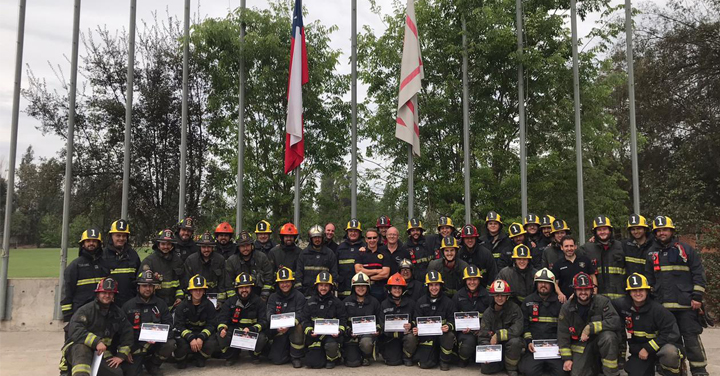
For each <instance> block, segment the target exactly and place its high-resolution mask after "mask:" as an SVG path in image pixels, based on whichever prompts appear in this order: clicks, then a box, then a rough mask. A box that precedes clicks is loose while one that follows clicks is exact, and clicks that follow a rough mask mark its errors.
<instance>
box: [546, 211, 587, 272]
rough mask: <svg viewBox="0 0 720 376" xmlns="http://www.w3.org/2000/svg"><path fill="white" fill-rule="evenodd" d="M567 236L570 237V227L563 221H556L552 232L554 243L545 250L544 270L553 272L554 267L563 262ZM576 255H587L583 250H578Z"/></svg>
mask: <svg viewBox="0 0 720 376" xmlns="http://www.w3.org/2000/svg"><path fill="white" fill-rule="evenodd" d="M567 235H570V227H568V225H567V223H566V222H565V221H563V220H562V219H556V220H555V221H553V223H552V230H551V232H550V236H551V237H552V242H551V243H550V244H548V245H547V247H545V249H543V254H542V267H543V268H548V269H550V270H552V269H553V265H554V264H555V263H556V262H558V261H559V260H562V258H563V255H564V253H563V251H562V239H563V238H564V237H565V236H567ZM576 253H577V255H578V256H584V255H585V251H584V250H583V249H578V250H577V251H576Z"/></svg>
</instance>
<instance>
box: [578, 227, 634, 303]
mask: <svg viewBox="0 0 720 376" xmlns="http://www.w3.org/2000/svg"><path fill="white" fill-rule="evenodd" d="M592 230H593V235H594V237H595V240H594V241H593V242H587V243H585V244H583V245H582V246H581V247H580V249H582V250H584V252H585V254H586V255H587V257H588V258H589V259H590V261H591V262H592V263H593V266H594V267H595V270H596V271H597V275H596V276H597V286H598V287H597V293H598V294H600V295H605V296H607V297H608V298H610V299H616V298H621V297H623V296H624V295H625V291H624V290H623V283H624V282H625V253H624V252H623V250H622V244H621V243H620V242H619V241H617V240H615V239H613V237H612V232H613V226H612V224H611V223H610V218H608V217H606V216H604V215H600V216H597V217H595V219H593V227H592Z"/></svg>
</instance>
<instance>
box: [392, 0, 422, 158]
mask: <svg viewBox="0 0 720 376" xmlns="http://www.w3.org/2000/svg"><path fill="white" fill-rule="evenodd" d="M405 12H406V14H405V41H404V44H403V56H402V66H401V67H400V95H399V96H398V112H397V123H396V124H395V137H397V138H399V139H401V140H403V141H405V142H407V143H408V144H410V145H412V150H413V154H415V155H417V156H420V128H419V127H418V104H417V103H418V100H417V94H418V93H419V92H420V89H421V88H422V79H423V78H424V74H423V63H422V57H421V56H420V39H419V38H418V30H417V23H416V22H415V4H414V0H408V2H407V10H406V11H405Z"/></svg>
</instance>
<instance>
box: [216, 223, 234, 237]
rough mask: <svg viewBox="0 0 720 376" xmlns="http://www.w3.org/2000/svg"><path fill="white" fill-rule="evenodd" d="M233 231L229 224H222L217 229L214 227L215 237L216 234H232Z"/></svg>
mask: <svg viewBox="0 0 720 376" xmlns="http://www.w3.org/2000/svg"><path fill="white" fill-rule="evenodd" d="M234 233H235V231H234V230H233V228H232V226H230V223H227V222H222V223H220V224H219V225H217V227H215V237H217V236H218V234H234Z"/></svg>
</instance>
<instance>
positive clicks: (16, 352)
mask: <svg viewBox="0 0 720 376" xmlns="http://www.w3.org/2000/svg"><path fill="white" fill-rule="evenodd" d="M62 340H63V333H62V332H0V375H2V376H15V375H57V374H58V370H57V365H58V361H59V359H60V347H61V345H62ZM702 340H703V343H704V345H705V351H706V352H707V355H708V357H709V358H710V359H709V362H710V365H709V367H708V372H709V373H710V374H711V375H720V357H719V356H718V355H720V329H707V330H705V333H704V334H703V336H702ZM163 369H165V370H166V371H167V372H166V374H168V375H181V376H182V375H197V376H202V375H213V376H224V375H237V374H238V371H240V372H246V371H252V374H253V375H255V376H275V375H277V372H292V375H293V376H306V375H308V376H309V375H312V376H317V373H321V374H325V375H337V374H341V373H342V375H343V376H352V375H368V376H370V375H374V374H378V373H385V374H388V373H392V374H393V376H417V375H428V376H430V375H434V376H438V372H440V371H439V370H437V369H436V370H421V369H419V368H418V367H404V366H398V367H387V366H385V365H383V364H379V363H375V364H373V365H372V366H370V367H361V368H346V367H342V366H338V367H336V368H335V369H333V370H324V369H323V370H310V369H299V370H295V369H293V368H292V366H290V365H284V366H274V365H269V364H261V365H252V364H248V363H245V364H242V363H239V364H237V365H236V366H234V367H232V368H230V367H225V366H224V365H223V363H222V362H221V361H209V362H208V365H207V367H206V368H205V369H203V370H202V371H200V370H198V369H197V368H195V367H189V368H188V369H186V370H183V371H179V370H176V369H175V368H174V367H173V366H172V365H170V364H168V365H164V366H163ZM479 373H480V372H479V368H478V367H477V366H474V367H472V366H471V367H468V368H465V369H461V368H458V367H453V368H452V374H453V375H473V376H477V375H478V374H479Z"/></svg>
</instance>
